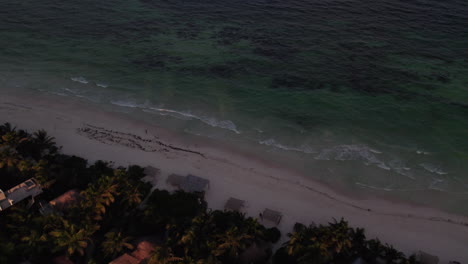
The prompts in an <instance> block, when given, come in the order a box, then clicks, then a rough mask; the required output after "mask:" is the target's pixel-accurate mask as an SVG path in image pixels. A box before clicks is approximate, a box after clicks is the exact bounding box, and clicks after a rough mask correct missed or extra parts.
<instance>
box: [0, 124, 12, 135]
mask: <svg viewBox="0 0 468 264" xmlns="http://www.w3.org/2000/svg"><path fill="white" fill-rule="evenodd" d="M15 130H16V127H12V126H11V124H10V123H8V122H7V123H4V124H3V125H1V126H0V135H3V134H6V133H10V132H14V131H15Z"/></svg>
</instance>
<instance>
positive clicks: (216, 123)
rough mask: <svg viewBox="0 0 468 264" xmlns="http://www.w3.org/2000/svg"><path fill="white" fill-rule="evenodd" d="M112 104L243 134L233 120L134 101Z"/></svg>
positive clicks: (113, 102)
mask: <svg viewBox="0 0 468 264" xmlns="http://www.w3.org/2000/svg"><path fill="white" fill-rule="evenodd" d="M111 104H114V105H118V106H123V107H129V108H140V109H142V110H143V111H144V112H148V113H157V114H159V115H170V116H172V117H175V118H179V119H184V120H191V119H192V120H193V119H195V120H199V121H201V122H203V123H205V124H207V125H209V126H212V127H218V128H222V129H227V130H230V131H232V132H234V133H236V134H240V133H241V132H240V131H239V130H238V129H237V126H236V124H234V122H232V121H231V120H218V119H216V118H213V117H207V116H197V115H194V114H192V113H188V112H182V111H176V110H172V109H166V108H158V107H148V106H147V105H143V104H138V103H136V102H132V101H118V100H116V101H111Z"/></svg>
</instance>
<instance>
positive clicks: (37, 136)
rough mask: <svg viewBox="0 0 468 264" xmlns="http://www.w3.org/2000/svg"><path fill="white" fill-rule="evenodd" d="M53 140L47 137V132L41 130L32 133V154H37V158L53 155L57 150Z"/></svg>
mask: <svg viewBox="0 0 468 264" xmlns="http://www.w3.org/2000/svg"><path fill="white" fill-rule="evenodd" d="M54 140H55V138H54V137H51V136H49V135H47V132H46V131H45V130H43V129H41V130H38V131H36V132H34V134H33V138H32V143H34V145H35V146H34V150H33V151H34V152H37V154H38V155H39V156H42V155H43V154H54V153H56V152H57V150H58V148H57V146H56V144H55V142H54ZM45 151H47V153H44V152H45Z"/></svg>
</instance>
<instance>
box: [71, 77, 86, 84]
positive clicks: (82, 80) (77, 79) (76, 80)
mask: <svg viewBox="0 0 468 264" xmlns="http://www.w3.org/2000/svg"><path fill="white" fill-rule="evenodd" d="M70 79H71V80H72V81H74V82H79V83H82V84H88V83H89V81H88V80H86V79H85V78H84V77H81V76H78V77H72V78H70Z"/></svg>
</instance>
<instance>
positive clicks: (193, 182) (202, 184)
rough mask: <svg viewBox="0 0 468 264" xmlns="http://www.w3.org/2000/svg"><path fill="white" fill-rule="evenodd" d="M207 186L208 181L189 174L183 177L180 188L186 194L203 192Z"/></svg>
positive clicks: (208, 184)
mask: <svg viewBox="0 0 468 264" xmlns="http://www.w3.org/2000/svg"><path fill="white" fill-rule="evenodd" d="M209 186H210V181H209V180H207V179H204V178H201V177H198V176H195V175H191V174H189V175H187V177H185V179H184V181H183V182H182V184H181V185H180V188H181V189H182V190H184V191H186V192H205V191H207V190H208V188H209Z"/></svg>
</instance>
